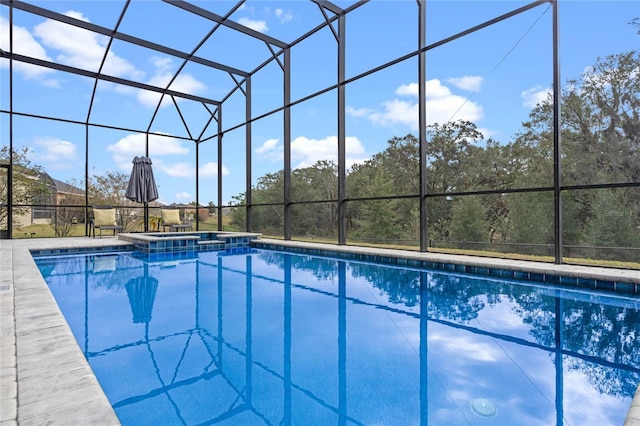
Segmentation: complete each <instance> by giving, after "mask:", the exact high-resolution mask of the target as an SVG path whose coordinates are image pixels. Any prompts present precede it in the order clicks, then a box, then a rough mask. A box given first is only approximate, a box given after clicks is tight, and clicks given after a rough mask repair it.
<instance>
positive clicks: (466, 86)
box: [447, 75, 484, 92]
mask: <svg viewBox="0 0 640 426" xmlns="http://www.w3.org/2000/svg"><path fill="white" fill-rule="evenodd" d="M483 81H484V79H483V78H482V77H480V76H478V75H474V76H471V75H465V76H464V77H452V78H449V79H447V83H451V84H453V85H454V86H456V87H457V88H458V89H462V90H468V91H469V92H477V91H478V90H480V86H482V82H483Z"/></svg>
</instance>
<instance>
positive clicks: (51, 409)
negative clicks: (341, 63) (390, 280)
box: [0, 237, 640, 426]
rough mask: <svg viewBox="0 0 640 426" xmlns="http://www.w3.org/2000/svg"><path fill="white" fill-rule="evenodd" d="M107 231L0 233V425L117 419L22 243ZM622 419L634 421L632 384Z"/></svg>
mask: <svg viewBox="0 0 640 426" xmlns="http://www.w3.org/2000/svg"><path fill="white" fill-rule="evenodd" d="M262 242H265V243H273V244H279V245H285V246H289V247H294V248H295V247H309V246H312V247H314V248H318V249H322V250H336V251H348V252H352V253H362V254H376V255H380V256H398V257H403V258H408V259H413V258H420V259H426V260H430V261H435V262H445V263H460V262H461V260H462V259H463V260H464V263H465V264H470V265H478V266H483V267H489V268H508V269H519V270H530V271H537V272H541V273H547V274H558V275H567V274H568V275H569V276H585V277H592V278H596V279H602V280H609V281H624V282H633V283H640V272H639V271H629V270H618V269H610V268H589V267H581V266H569V265H553V264H545V263H532V262H524V261H509V260H503V259H488V258H480V257H462V256H453V255H443V254H435V253H417V252H402V251H397V250H383V249H372V248H363V247H351V246H334V245H325V244H307V243H299V242H288V241H280V240H266V239H263V240H262ZM125 244H127V243H126V242H124V241H122V240H118V239H116V238H113V237H103V238H101V239H98V238H96V239H93V238H86V237H81V238H63V239H55V238H51V239H37V238H33V239H23V240H0V338H1V345H0V373H1V375H0V426H5V425H6V426H8V425H16V424H20V425H43V424H47V425H64V426H73V425H83V426H84V425H91V424H96V425H118V424H119V421H118V418H117V417H116V415H115V413H114V411H113V409H112V407H111V404H110V403H109V401H108V400H107V398H106V396H105V395H104V393H103V391H102V388H101V387H100V385H99V384H98V382H97V380H96V378H95V376H94V375H93V372H92V371H91V368H90V367H89V364H88V363H87V361H86V359H85V357H84V355H83V354H82V351H81V349H80V347H79V346H78V344H77V343H76V340H75V338H74V337H73V334H72V333H71V330H70V328H69V326H68V325H67V323H66V321H65V319H64V317H63V315H62V313H61V312H60V310H59V308H58V305H57V304H56V302H55V300H54V298H53V296H52V295H51V293H50V292H49V289H48V287H47V285H46V283H45V282H44V279H43V278H42V276H41V275H40V271H39V270H38V268H37V267H36V265H35V262H34V261H33V258H32V256H31V254H30V253H29V249H47V248H50V249H59V248H77V247H102V246H111V245H125ZM624 426H640V387H639V388H638V392H636V396H635V398H634V400H633V402H632V405H631V407H630V409H629V413H628V416H627V420H626V422H625V423H624Z"/></svg>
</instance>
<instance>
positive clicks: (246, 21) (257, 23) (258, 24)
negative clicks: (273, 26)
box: [238, 18, 269, 33]
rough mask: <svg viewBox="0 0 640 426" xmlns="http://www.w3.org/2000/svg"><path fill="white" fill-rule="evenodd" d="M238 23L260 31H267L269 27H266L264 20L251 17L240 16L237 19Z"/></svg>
mask: <svg viewBox="0 0 640 426" xmlns="http://www.w3.org/2000/svg"><path fill="white" fill-rule="evenodd" d="M238 23H239V24H241V25H244V26H245V27H248V28H251V29H252V30H255V31H259V32H261V33H266V32H267V31H269V27H267V22H266V21H261V20H255V19H251V18H240V19H238Z"/></svg>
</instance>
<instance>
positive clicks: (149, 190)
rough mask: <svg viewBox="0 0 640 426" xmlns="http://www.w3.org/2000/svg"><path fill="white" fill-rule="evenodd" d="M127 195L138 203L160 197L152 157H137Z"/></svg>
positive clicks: (134, 160)
mask: <svg viewBox="0 0 640 426" xmlns="http://www.w3.org/2000/svg"><path fill="white" fill-rule="evenodd" d="M124 196H125V197H127V198H128V199H130V200H131V201H135V202H137V203H148V202H151V201H155V200H157V199H158V187H157V186H156V180H155V178H154V177H153V169H152V168H151V158H149V157H135V158H134V159H133V168H132V169H131V177H130V178H129V186H127V192H126V193H125V194H124Z"/></svg>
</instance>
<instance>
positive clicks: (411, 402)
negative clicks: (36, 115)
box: [35, 249, 640, 425]
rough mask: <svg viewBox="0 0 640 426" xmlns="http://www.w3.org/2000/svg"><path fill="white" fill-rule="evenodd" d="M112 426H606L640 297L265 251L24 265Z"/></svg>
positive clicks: (624, 373)
mask: <svg viewBox="0 0 640 426" xmlns="http://www.w3.org/2000/svg"><path fill="white" fill-rule="evenodd" d="M35 259H36V263H37V264H38V267H39V269H40V271H41V272H42V274H43V276H44V277H45V280H46V281H47V283H48V285H49V287H50V289H51V291H52V293H53V294H54V296H55V298H56V300H57V303H58V304H59V306H60V308H61V310H62V312H63V313H64V315H65V317H66V319H67V321H68V322H69V324H70V326H71V329H72V330H73V333H74V335H75V337H76V339H77V341H78V343H79V345H80V347H81V348H82V350H83V352H84V354H85V356H86V357H87V359H88V360H89V363H90V365H91V367H92V369H93V370H94V372H95V374H96V376H97V378H98V380H99V382H100V384H101V385H102V387H103V389H104V391H105V393H106V395H107V397H108V398H109V400H110V401H111V403H112V405H113V406H114V409H115V410H116V413H117V415H118V416H119V418H120V420H121V422H122V423H123V424H125V425H127V424H215V423H225V424H243V425H246V424H280V423H283V424H346V423H353V424H387V425H399V424H402V425H409V424H427V423H428V424H438V425H441V424H566V425H574V424H578V425H581V424H621V423H622V422H623V420H624V418H625V415H626V413H627V410H628V407H629V404H630V402H631V398H632V397H633V393H634V392H635V389H636V386H637V384H638V381H639V380H640V351H639V350H638V349H639V346H638V343H636V336H638V334H639V332H640V315H639V313H640V299H638V298H637V297H634V296H624V295H616V294H604V293H594V292H585V291H580V290H578V289H575V290H564V289H558V288H555V287H551V286H545V285H533V284H531V283H527V282H524V281H517V280H513V279H511V280H507V279H497V278H493V277H478V276H473V275H469V274H465V273H456V272H445V271H434V270H426V269H417V268H410V267H402V268H400V267H394V266H389V265H379V264H374V263H368V262H360V261H353V260H340V259H332V258H327V257H317V256H310V255H301V254H291V253H285V252H278V251H269V250H254V249H252V250H241V251H237V252H230V253H229V252H199V253H195V254H190V255H188V254H178V255H176V256H175V257H173V258H172V259H171V260H168V261H157V262H156V261H150V260H149V259H150V258H149V257H148V256H146V255H141V254H137V253H136V252H127V253H116V254H109V255H78V256H62V257H37V258H35Z"/></svg>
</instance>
